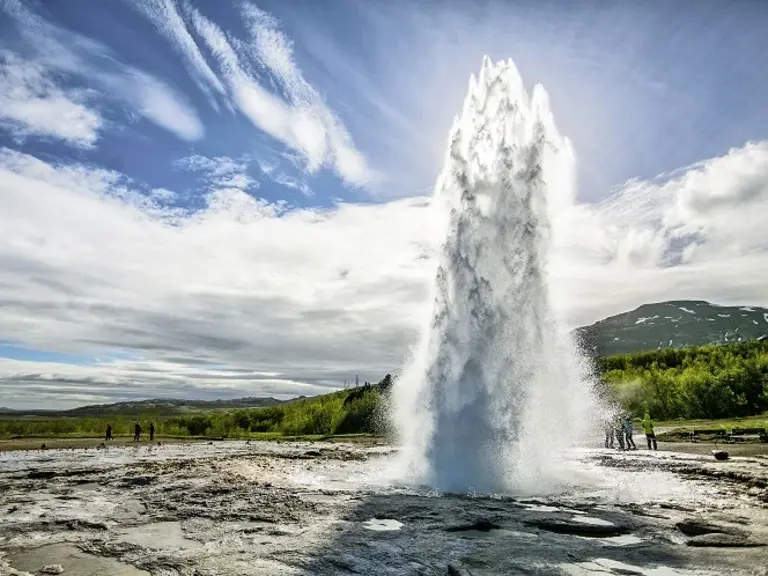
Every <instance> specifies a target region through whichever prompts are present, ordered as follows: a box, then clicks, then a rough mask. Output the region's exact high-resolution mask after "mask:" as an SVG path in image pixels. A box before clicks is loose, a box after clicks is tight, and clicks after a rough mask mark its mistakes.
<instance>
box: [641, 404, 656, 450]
mask: <svg viewBox="0 0 768 576" xmlns="http://www.w3.org/2000/svg"><path fill="white" fill-rule="evenodd" d="M641 424H642V425H643V430H645V439H646V440H647V441H648V450H650V449H651V444H653V449H654V450H657V448H656V434H655V433H654V431H653V420H651V415H650V414H648V412H646V413H645V416H643V421H642V422H641Z"/></svg>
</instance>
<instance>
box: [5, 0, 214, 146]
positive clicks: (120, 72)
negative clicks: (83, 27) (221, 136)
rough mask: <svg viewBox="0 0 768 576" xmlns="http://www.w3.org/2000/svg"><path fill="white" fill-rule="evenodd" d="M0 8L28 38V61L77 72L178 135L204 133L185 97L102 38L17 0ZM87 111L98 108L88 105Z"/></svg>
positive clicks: (43, 69) (57, 71)
mask: <svg viewBox="0 0 768 576" xmlns="http://www.w3.org/2000/svg"><path fill="white" fill-rule="evenodd" d="M0 10H3V11H4V12H5V13H6V14H8V15H9V16H11V18H13V20H14V22H15V24H16V27H17V29H18V31H19V33H20V34H21V35H22V37H24V38H26V40H27V46H28V50H27V52H28V54H29V56H28V57H26V56H27V55H26V54H25V60H26V61H27V63H28V65H29V66H30V67H32V68H35V69H37V70H38V71H40V73H47V74H49V76H51V77H52V76H54V75H59V76H61V75H67V76H70V77H72V78H76V79H78V81H79V82H81V83H83V84H85V85H86V86H89V87H90V88H91V89H93V90H94V91H96V92H97V93H98V94H99V96H100V97H101V98H104V99H106V100H113V101H114V100H117V101H119V102H121V103H122V104H124V105H126V106H127V107H128V108H129V109H132V110H135V111H136V112H137V113H138V114H140V115H141V116H143V117H144V118H146V119H147V120H149V121H150V122H152V123H154V124H155V125H157V126H159V127H161V128H163V129H165V130H168V131H170V132H171V133H173V134H175V135H176V136H177V137H178V138H180V139H182V140H187V141H194V140H198V139H200V138H202V136H203V135H204V133H205V129H204V126H203V124H202V122H201V121H200V119H199V118H198V116H197V113H196V111H195V110H194V108H193V107H192V106H191V105H190V104H189V103H188V102H187V100H186V98H184V97H183V96H182V95H180V94H179V93H178V92H176V91H175V90H174V89H173V88H171V87H170V86H169V85H168V84H166V83H165V82H163V81H162V80H159V79H158V78H156V77H154V76H152V75H150V74H148V73H146V72H144V71H142V70H139V69H137V68H135V67H133V66H128V65H125V64H121V63H120V62H118V60H117V59H116V57H115V55H114V54H112V53H111V51H110V50H109V49H108V48H107V47H106V46H104V45H103V44H101V43H100V42H97V41H95V40H92V39H90V38H86V37H84V36H82V35H80V34H77V33H75V32H72V31H70V30H67V29H65V28H62V27H60V26H57V25H55V24H52V23H51V22H48V21H47V20H45V19H44V18H43V17H42V16H40V15H38V14H36V13H35V12H33V11H32V10H31V9H30V8H29V7H28V6H27V5H25V4H22V3H21V2H19V0H0ZM38 112H40V113H42V110H38ZM91 114H93V115H95V114H96V112H94V111H93V110H91ZM27 120H28V121H29V122H31V124H28V125H30V126H35V125H36V124H37V125H39V124H40V123H41V122H42V121H43V120H41V119H40V118H39V117H38V118H37V119H30V118H29V115H28V117H27Z"/></svg>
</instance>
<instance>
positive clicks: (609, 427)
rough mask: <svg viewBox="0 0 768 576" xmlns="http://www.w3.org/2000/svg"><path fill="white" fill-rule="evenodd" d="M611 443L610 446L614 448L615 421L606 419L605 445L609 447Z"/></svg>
mask: <svg viewBox="0 0 768 576" xmlns="http://www.w3.org/2000/svg"><path fill="white" fill-rule="evenodd" d="M609 443H610V447H611V448H613V423H612V422H611V421H610V420H606V422H605V447H606V448H608V445H609Z"/></svg>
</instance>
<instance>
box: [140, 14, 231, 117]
mask: <svg viewBox="0 0 768 576" xmlns="http://www.w3.org/2000/svg"><path fill="white" fill-rule="evenodd" d="M127 1H128V3H129V4H130V5H131V6H133V7H134V8H136V9H138V10H139V11H141V12H142V13H143V14H144V16H146V17H147V18H148V19H149V20H150V21H151V22H152V24H154V26H155V27H156V28H157V29H158V31H159V32H160V33H161V34H163V36H165V37H166V38H167V39H168V41H169V42H170V43H171V45H172V46H173V47H174V49H175V50H176V51H177V52H178V53H179V54H180V55H181V56H182V57H183V58H184V62H185V64H186V66H187V69H188V70H189V71H190V74H191V75H192V78H193V79H194V81H195V83H196V84H197V86H198V87H199V88H200V90H202V91H203V92H204V93H205V95H206V96H207V97H208V100H209V102H210V104H211V106H213V108H214V109H215V110H218V109H219V104H218V100H217V98H218V99H221V100H223V101H224V102H225V104H226V105H227V106H229V101H228V96H227V91H226V88H225V87H224V85H223V84H222V82H221V80H219V78H218V76H216V73H215V72H214V71H213V70H212V69H211V67H210V66H209V64H208V62H207V61H206V59H205V56H203V53H202V52H201V51H200V48H199V47H198V45H197V42H196V41H195V39H194V38H193V37H192V35H191V34H190V32H189V29H188V28H187V24H186V22H185V21H184V18H183V17H182V16H181V13H180V12H179V8H178V5H177V3H176V2H175V0H127Z"/></svg>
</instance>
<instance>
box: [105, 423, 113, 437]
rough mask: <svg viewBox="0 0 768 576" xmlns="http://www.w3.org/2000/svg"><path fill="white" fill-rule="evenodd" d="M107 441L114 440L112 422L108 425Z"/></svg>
mask: <svg viewBox="0 0 768 576" xmlns="http://www.w3.org/2000/svg"><path fill="white" fill-rule="evenodd" d="M104 440H105V441H109V440H112V424H108V425H107V435H106V436H105V437H104Z"/></svg>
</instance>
